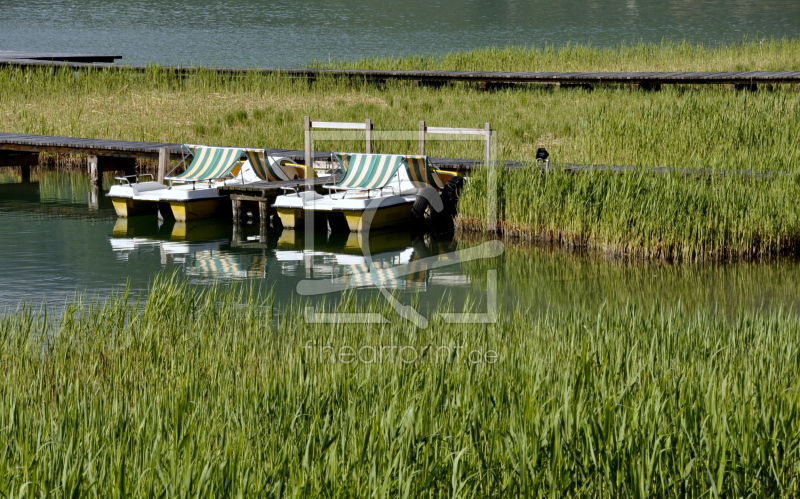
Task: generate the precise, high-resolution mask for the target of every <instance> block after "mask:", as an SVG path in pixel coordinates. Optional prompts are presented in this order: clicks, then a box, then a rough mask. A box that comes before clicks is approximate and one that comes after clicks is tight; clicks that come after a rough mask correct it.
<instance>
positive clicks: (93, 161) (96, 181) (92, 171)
mask: <svg viewBox="0 0 800 499" xmlns="http://www.w3.org/2000/svg"><path fill="white" fill-rule="evenodd" d="M86 162H87V165H88V168H89V181H90V182H91V183H92V185H97V186H100V185H102V184H103V172H102V170H101V169H100V168H101V167H100V162H99V161H98V159H97V156H95V155H94V154H90V155H89V156H87V158H86Z"/></svg>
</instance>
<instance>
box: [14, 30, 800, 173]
mask: <svg viewBox="0 0 800 499" xmlns="http://www.w3.org/2000/svg"><path fill="white" fill-rule="evenodd" d="M787 43H788V42H787ZM653 50H655V49H653ZM765 50H766V49H765ZM472 56H473V57H475V59H476V60H481V57H482V56H481V55H480V53H473V54H472ZM465 57H466V56H465ZM614 60H615V58H614V57H613V56H611V55H609V56H608V57H607V58H606V62H607V63H608V64H609V66H610V65H612V63H613V61H614ZM679 60H680V59H677V58H676V59H675V61H676V63H677V61H679ZM787 69H789V68H787ZM798 107H800V97H798V94H797V91H796V88H795V86H792V85H788V86H786V85H783V86H778V87H776V89H774V90H772V91H765V92H756V93H748V92H730V91H727V90H724V89H721V88H703V89H695V88H693V87H691V86H687V87H678V88H673V87H669V88H665V89H664V90H662V91H661V92H634V91H631V90H630V89H627V88H618V89H616V88H604V89H596V90H595V91H586V90H570V91H557V90H553V89H551V88H549V87H531V88H529V89H509V90H501V91H492V92H482V91H479V90H477V89H475V88H474V87H472V86H469V85H462V84H456V85H448V86H445V87H442V88H440V89H435V88H426V87H415V86H413V85H411V84H409V83H404V82H388V83H387V84H385V85H384V86H380V87H379V86H375V85H372V84H367V83H363V82H358V81H345V80H334V79H330V78H320V79H317V80H316V81H315V82H314V83H313V84H311V85H309V84H308V82H307V81H306V80H305V79H294V78H290V77H287V76H280V75H274V74H273V75H261V74H259V73H256V72H252V73H247V74H244V75H238V76H237V75H234V76H231V75H219V74H215V73H213V72H212V71H204V70H197V71H195V72H192V73H191V74H190V75H189V76H187V77H185V78H179V77H176V76H174V75H173V74H172V73H171V72H170V71H169V70H166V69H163V68H155V67H154V68H152V69H150V70H149V71H147V72H145V73H138V72H135V71H127V70H100V71H78V72H74V71H62V70H56V69H41V70H26V71H19V70H15V69H9V68H5V69H3V70H0V113H2V115H3V117H4V119H3V120H2V124H0V130H2V131H4V132H14V133H33V134H48V135H67V136H80V137H92V138H105V139H119V140H142V141H168V142H175V143H207V144H216V145H239V146H253V147H256V146H264V147H276V148H288V149H302V147H303V133H302V123H303V116H305V115H309V116H311V117H312V119H315V120H325V121H363V120H364V119H365V118H371V119H372V120H373V123H374V124H375V126H376V129H378V130H412V131H413V130H417V129H418V121H419V120H426V122H427V123H428V124H429V125H432V126H458V127H482V126H483V124H484V123H486V122H490V123H491V124H492V127H493V129H494V130H496V131H497V132H496V139H497V140H496V148H495V152H496V153H497V157H498V158H499V159H510V160H526V159H530V158H531V157H532V156H533V154H534V153H535V151H536V149H537V148H538V147H542V146H544V147H547V148H548V150H550V152H551V155H552V157H553V158H556V159H557V160H558V161H560V162H568V163H569V162H573V163H586V164H592V163H599V164H625V165H639V166H682V167H689V168H722V169H730V170H734V169H736V170H738V169H743V168H748V169H755V170H796V169H797V167H798V164H799V163H800V152H798V148H797V147H795V145H796V140H795V137H794V135H793V131H794V130H795V129H797V128H798V127H800V123H798V120H800V118H798V116H800V109H798ZM343 147H353V148H356V147H363V146H362V145H361V144H349V143H347V144H345V143H341V142H319V143H317V144H316V149H317V150H322V151H326V150H341V149H342V148H343ZM375 148H376V151H378V152H392V153H394V152H397V153H405V152H407V153H414V152H416V144H414V143H410V142H409V143H393V142H379V143H377V144H376V147H375ZM428 150H429V154H430V155H432V156H444V157H467V158H481V157H482V150H481V148H480V145H479V144H470V145H466V143H464V142H447V141H434V142H432V143H431V144H429V147H428Z"/></svg>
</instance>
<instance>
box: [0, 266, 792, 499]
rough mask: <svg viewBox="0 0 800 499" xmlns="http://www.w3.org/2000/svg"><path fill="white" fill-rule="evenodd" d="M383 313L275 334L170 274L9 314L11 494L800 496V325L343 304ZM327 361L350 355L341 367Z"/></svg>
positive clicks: (1, 325)
mask: <svg viewBox="0 0 800 499" xmlns="http://www.w3.org/2000/svg"><path fill="white" fill-rule="evenodd" d="M370 310H371V311H374V312H381V313H384V314H385V315H386V316H387V317H389V318H390V322H389V323H388V324H385V325H374V326H369V325H364V324H310V323H307V322H306V321H305V320H304V314H303V307H302V303H298V304H296V305H295V306H293V307H290V308H289V309H288V310H285V311H284V313H283V314H282V315H281V316H280V317H279V318H277V317H275V316H274V315H273V313H272V307H271V299H269V298H268V297H267V298H263V297H259V296H258V295H255V294H251V293H250V292H249V290H248V288H246V287H232V288H226V289H223V288H219V287H211V288H206V289H204V290H201V291H196V290H194V289H192V288H191V287H190V286H188V285H187V284H186V283H185V282H183V281H181V280H180V279H178V278H177V277H176V276H175V275H171V276H161V277H159V278H158V279H157V280H156V281H155V282H154V284H153V286H152V289H151V290H150V292H149V298H147V299H145V300H141V301H136V300H131V297H129V296H127V294H126V293H124V292H120V293H119V294H117V295H115V296H112V297H111V298H109V299H108V300H106V301H98V302H86V301H82V300H81V299H79V298H78V299H76V300H75V301H74V302H71V303H68V304H67V306H66V309H65V312H64V314H63V316H61V317H53V316H47V315H42V314H41V313H39V312H35V311H33V310H32V309H31V308H30V307H29V306H24V305H23V306H21V307H20V308H19V309H18V310H16V311H15V312H9V313H6V314H4V315H3V316H2V317H0V361H2V362H0V366H1V367H0V380H1V381H0V399H1V400H2V407H3V410H2V411H0V432H2V438H0V491H2V492H3V493H4V495H9V496H10V495H14V496H23V497H24V496H34V495H37V496H38V495H45V494H52V495H63V496H66V495H69V496H75V495H96V496H121V495H135V496H144V495H148V496H151V495H169V496H198V495H203V496H212V495H213V496H219V495H225V496H228V495H237V496H245V495H253V494H260V495H284V496H290V497H296V496H306V497H307V496H330V495H337V496H379V497H387V496H392V497H395V496H404V497H419V496H444V495H446V496H456V497H464V496H471V497H509V496H526V497H551V496H565V495H566V496H605V497H650V496H681V497H683V496H687V495H690V496H694V495H709V496H717V495H719V496H744V495H756V496H764V495H785V496H792V495H796V494H797V493H798V475H797V473H798V466H800V465H799V464H798V463H799V462H800V438H799V437H798V434H799V433H798V431H800V423H798V421H800V418H798V409H800V393H798V386H797V383H796V379H797V377H798V374H800V373H799V372H798V369H800V368H798V366H800V363H799V362H798V360H800V358H799V357H800V350H798V347H797V345H798V344H800V341H798V340H800V337H798V331H800V323H798V318H797V316H796V314H793V313H785V312H781V311H780V310H773V311H770V312H752V311H747V310H745V309H742V310H739V312H738V313H737V314H736V315H735V316H734V317H731V318H727V319H726V318H724V317H721V316H718V315H716V314H713V313H710V312H708V311H697V312H689V311H687V310H685V309H683V308H682V307H681V306H680V305H679V304H678V305H673V306H669V307H668V306H663V305H661V306H660V305H657V304H656V305H650V306H634V305H628V306H623V307H603V306H600V307H599V308H597V307H595V308H585V309H582V308H572V309H571V310H567V309H564V308H559V309H555V308H554V309H552V310H550V311H543V312H532V311H526V310H524V309H517V310H515V311H513V312H508V313H504V314H501V315H500V317H499V319H498V323H497V324H468V325H461V324H445V323H443V322H441V321H440V320H438V319H435V318H433V319H432V320H433V323H432V324H431V326H430V327H429V328H428V329H426V330H424V331H421V332H420V331H419V330H417V329H416V328H415V327H414V326H413V325H410V324H408V323H405V322H404V321H402V320H401V319H399V318H396V316H394V315H393V314H391V310H390V309H388V307H386V306H385V305H384V303H383V302H382V301H377V300H376V301H373V302H371V303H370V304H368V305H366V306H365V307H364V308H362V309H359V308H358V307H356V306H354V305H353V306H350V307H348V306H347V305H345V306H344V308H343V310H342V311H344V312H356V311H358V312H362V311H370ZM430 345H433V346H434V347H441V346H448V347H451V348H452V349H451V350H450V355H449V356H448V355H440V354H439V352H441V351H442V350H437V351H434V350H431V349H430V348H429V349H428V350H424V349H425V347H426V346H430ZM309 346H310V348H309ZM328 346H330V349H331V350H332V351H336V352H341V351H342V350H340V349H341V348H342V347H351V348H353V351H354V352H355V356H353V355H349V354H347V352H350V351H349V350H343V351H344V352H345V356H344V357H341V356H340V357H337V358H335V360H337V361H336V362H333V361H332V359H331V354H330V352H328V351H326V350H325V348H326V347H328ZM376 346H377V347H381V346H383V347H391V346H395V347H400V346H406V347H414V348H416V349H417V350H416V351H417V352H423V351H425V353H424V355H414V356H411V355H409V354H408V353H406V354H405V356H404V357H395V358H391V357H390V356H389V355H388V354H387V355H386V356H385V357H384V361H383V362H377V361H376V360H374V359H375V357H374V355H373V354H370V353H369V351H368V350H364V347H376ZM457 346H460V347H461V348H462V349H463V350H455V347H457ZM472 351H480V352H483V353H486V352H490V351H493V352H496V353H497V362H495V363H485V362H484V363H471V362H469V357H468V356H466V353H465V352H472ZM455 352H462V353H461V354H456V353H455ZM445 353H447V352H445ZM348 355H349V356H348ZM459 355H460V356H459ZM354 359H355V360H354ZM342 360H344V362H342Z"/></svg>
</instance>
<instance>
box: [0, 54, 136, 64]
mask: <svg viewBox="0 0 800 499" xmlns="http://www.w3.org/2000/svg"><path fill="white" fill-rule="evenodd" d="M117 59H122V56H121V55H101V54H65V53H60V52H18V51H12V50H0V65H8V64H11V65H17V66H43V65H44V66H47V65H52V64H53V63H78V64H90V65H91V64H98V63H106V64H107V63H113V62H116V60H117ZM89 67H91V66H89Z"/></svg>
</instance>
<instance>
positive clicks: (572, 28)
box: [0, 0, 800, 67]
mask: <svg viewBox="0 0 800 499" xmlns="http://www.w3.org/2000/svg"><path fill="white" fill-rule="evenodd" d="M0 12H2V15H0V50H21V51H44V52H54V51H55V52H70V53H86V52H88V53H104V54H114V55H121V56H123V59H122V62H123V63H127V64H147V63H153V62H155V63H160V64H167V65H179V64H180V65H208V66H212V65H217V66H223V67H255V66H258V67H297V66H303V65H305V64H307V63H309V62H311V61H313V60H328V59H329V58H330V59H339V60H351V59H355V58H359V57H368V56H375V55H406V54H441V53H445V52H453V51H458V50H468V49H471V48H475V47H488V46H506V45H524V46H537V47H543V46H545V45H553V46H562V45H565V44H567V43H582V44H583V43H592V44H594V45H597V46H614V45H617V44H620V43H630V42H638V41H644V42H653V43H658V42H660V41H662V40H675V41H681V40H687V41H689V42H692V43H702V44H706V45H715V44H719V43H730V42H738V41H741V40H742V39H744V38H745V37H750V38H753V37H767V38H769V37H777V38H780V37H784V36H785V37H798V36H800V2H798V1H797V0H727V1H719V0H717V1H709V0H703V1H692V0H610V1H603V2H600V1H597V0H562V1H558V2H553V1H545V0H524V1H523V0H457V1H454V0H402V1H400V0H396V1H389V2H370V1H366V0H340V1H337V2H329V1H323V0H306V1H303V2H297V1H292V0H271V1H263V0H262V1H258V0H233V1H225V2H221V1H213V2H200V1H197V0H189V1H184V2H170V1H163V0H162V1H158V0H126V1H124V2H123V1H118V0H102V1H101V0H82V1H80V2H78V1H75V0H71V1H70V0H47V1H44V0H29V1H25V2H20V1H14V0H0Z"/></svg>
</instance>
